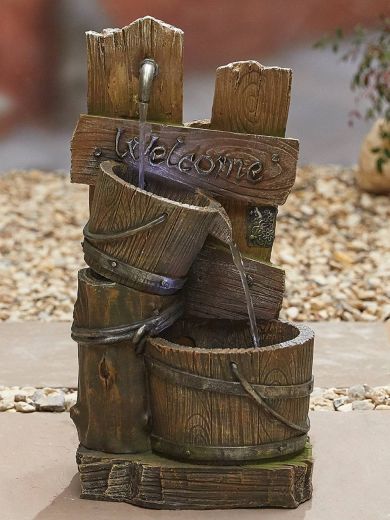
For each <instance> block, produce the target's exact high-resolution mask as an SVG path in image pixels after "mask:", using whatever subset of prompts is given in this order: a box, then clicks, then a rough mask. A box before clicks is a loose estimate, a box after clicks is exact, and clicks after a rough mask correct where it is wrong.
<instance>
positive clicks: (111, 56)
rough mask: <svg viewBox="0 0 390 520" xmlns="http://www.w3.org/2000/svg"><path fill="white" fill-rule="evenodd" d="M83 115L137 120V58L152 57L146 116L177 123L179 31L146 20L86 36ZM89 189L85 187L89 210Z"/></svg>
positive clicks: (179, 103)
mask: <svg viewBox="0 0 390 520" xmlns="http://www.w3.org/2000/svg"><path fill="white" fill-rule="evenodd" d="M86 43H87V60H88V93H87V100H88V101H87V104H88V113H89V114H93V115H97V116H107V117H128V118H133V119H136V118H138V115H139V113H138V81H139V80H138V78H139V68H140V64H141V62H142V60H144V59H145V58H152V59H154V60H155V61H156V63H157V64H158V65H159V74H158V76H157V77H156V78H155V79H154V81H153V85H152V99H151V101H150V103H149V109H148V113H149V118H150V119H151V120H153V121H164V122H172V123H181V122H182V117H183V116H182V114H183V32H182V31H181V30H180V29H177V28H176V27H172V26H171V25H169V24H167V23H165V22H161V21H160V20H156V19H155V18H152V17H150V16H146V17H144V18H140V19H138V20H135V21H134V22H133V23H131V24H130V25H129V26H127V27H124V28H123V29H105V30H103V32H102V33H97V32H95V31H88V32H87V33H86ZM93 193H94V187H93V186H90V189H89V200H90V206H91V204H92V200H93Z"/></svg>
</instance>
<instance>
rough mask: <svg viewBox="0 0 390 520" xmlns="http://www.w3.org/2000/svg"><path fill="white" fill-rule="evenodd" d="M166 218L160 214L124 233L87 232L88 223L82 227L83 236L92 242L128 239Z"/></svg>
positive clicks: (164, 214)
mask: <svg viewBox="0 0 390 520" xmlns="http://www.w3.org/2000/svg"><path fill="white" fill-rule="evenodd" d="M167 218H168V215H167V213H162V214H161V215H159V216H158V217H156V218H154V219H152V220H149V222H145V224H141V225H140V226H137V227H133V228H130V229H126V230H125V231H117V232H115V233H92V232H91V231H90V230H89V221H88V222H87V223H86V224H85V226H84V229H83V235H84V236H85V238H86V239H88V240H91V241H93V242H110V241H112V240H123V239H124V238H128V237H130V236H133V235H136V234H137V233H141V232H142V231H147V230H148V229H151V228H153V227H155V226H158V225H159V224H162V223H163V222H165V221H166V220H167Z"/></svg>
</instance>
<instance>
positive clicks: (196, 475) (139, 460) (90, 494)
mask: <svg viewBox="0 0 390 520" xmlns="http://www.w3.org/2000/svg"><path fill="white" fill-rule="evenodd" d="M76 460H77V464H78V468H79V473H80V481H81V495H80V497H81V498H86V499H90V500H106V501H114V502H127V503H128V504H133V505H137V506H141V507H146V508H151V509H233V508H261V507H279V508H290V509H293V508H296V507H298V506H299V504H301V503H302V502H305V501H306V500H309V499H310V498H311V496H312V469H313V459H312V454H311V445H310V444H309V443H307V445H306V447H305V449H304V450H303V451H302V452H301V453H299V454H298V455H296V456H294V457H288V458H287V457H286V458H284V459H283V460H277V461H270V462H263V463H259V464H246V465H242V466H209V465H200V464H188V463H186V462H177V461H174V460H169V459H165V458H163V457H160V456H158V455H156V454H154V453H151V452H147V453H141V454H136V455H127V454H112V453H103V452H99V451H92V450H88V449H86V448H84V447H82V446H80V447H79V448H78V450H77V456H76Z"/></svg>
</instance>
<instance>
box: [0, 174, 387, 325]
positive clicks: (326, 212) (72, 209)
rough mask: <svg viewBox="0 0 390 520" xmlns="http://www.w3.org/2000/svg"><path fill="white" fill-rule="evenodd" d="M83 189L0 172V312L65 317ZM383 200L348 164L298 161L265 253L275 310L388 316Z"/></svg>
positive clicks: (63, 180)
mask: <svg viewBox="0 0 390 520" xmlns="http://www.w3.org/2000/svg"><path fill="white" fill-rule="evenodd" d="M87 201H88V189H87V187H86V186H81V185H71V184H70V183H69V179H68V177H67V176H63V175H60V174H55V173H46V172H39V171H29V172H20V171H16V172H11V173H9V174H7V175H5V176H3V177H1V178H0V274H1V278H2V283H1V286H0V320H2V321H18V320H37V319H38V320H42V321H49V320H60V321H63V320H71V319H72V309H73V303H74V299H75V296H76V273H77V270H78V269H79V268H80V267H82V266H83V265H84V263H83V258H82V252H81V247H80V241H81V238H82V234H81V230H82V227H83V226H84V224H85V222H86V220H87V218H88V202H87ZM389 222H390V204H389V198H388V197H384V196H381V197H378V196H372V195H368V194H366V193H361V192H359V190H358V189H357V187H356V185H355V182H354V175H353V171H352V170H351V169H348V168H341V167H337V166H318V167H314V166H311V167H305V168H303V169H300V170H299V172H298V179H297V183H296V185H295V188H294V191H293V193H292V194H291V195H290V197H289V198H288V201H287V203H286V204H285V205H284V206H282V207H281V208H280V209H279V217H278V225H277V234H276V241H275V246H274V250H273V262H274V263H276V264H279V265H281V266H282V267H283V268H284V269H285V270H286V273H287V293H286V297H285V300H284V310H283V314H282V316H283V317H287V318H289V319H291V320H295V321H303V320H308V321H317V320H345V321H361V320H365V321H374V320H383V319H386V318H388V317H390V285H389V283H388V280H389V278H390V231H389Z"/></svg>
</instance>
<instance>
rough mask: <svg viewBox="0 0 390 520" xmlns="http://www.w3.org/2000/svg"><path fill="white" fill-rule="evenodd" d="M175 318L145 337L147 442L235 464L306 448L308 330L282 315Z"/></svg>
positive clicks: (169, 451)
mask: <svg viewBox="0 0 390 520" xmlns="http://www.w3.org/2000/svg"><path fill="white" fill-rule="evenodd" d="M259 331H260V332H261V335H262V341H263V344H262V346H261V347H260V348H252V347H251V336H250V332H249V328H248V326H247V323H243V322H234V321H224V320H192V321H189V320H186V322H184V321H179V322H176V323H175V324H174V325H173V326H172V327H171V328H169V329H167V330H166V331H165V332H164V333H163V334H162V335H161V336H162V337H158V338H152V339H149V340H148V343H147V347H146V365H147V371H148V378H149V387H150V388H149V390H150V406H151V414H152V428H153V431H152V437H151V439H152V447H153V449H154V450H155V451H156V452H158V453H162V454H164V455H165V456H168V457H173V458H176V459H179V460H193V461H195V462H205V461H207V462H218V463H225V464H234V463H240V462H244V461H250V460H260V459H267V458H273V457H276V456H281V455H287V454H290V453H294V452H297V451H300V450H301V449H303V448H304V446H305V443H306V440H307V432H308V429H309V423H308V411H309V398H310V392H311V390H312V385H313V381H312V360H313V342H314V334H313V332H312V331H311V330H310V329H309V328H308V327H305V326H303V325H293V324H291V323H287V322H283V321H277V320H273V321H269V322H263V323H259Z"/></svg>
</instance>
